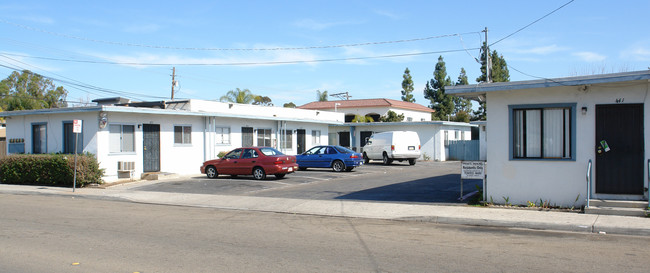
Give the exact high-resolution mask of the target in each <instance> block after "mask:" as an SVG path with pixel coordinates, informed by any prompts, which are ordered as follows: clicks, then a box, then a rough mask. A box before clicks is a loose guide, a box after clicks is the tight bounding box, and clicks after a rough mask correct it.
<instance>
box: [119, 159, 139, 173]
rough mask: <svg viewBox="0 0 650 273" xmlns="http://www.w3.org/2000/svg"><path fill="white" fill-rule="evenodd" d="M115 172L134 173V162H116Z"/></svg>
mask: <svg viewBox="0 0 650 273" xmlns="http://www.w3.org/2000/svg"><path fill="white" fill-rule="evenodd" d="M117 171H120V172H130V171H135V162H133V161H118V162H117Z"/></svg>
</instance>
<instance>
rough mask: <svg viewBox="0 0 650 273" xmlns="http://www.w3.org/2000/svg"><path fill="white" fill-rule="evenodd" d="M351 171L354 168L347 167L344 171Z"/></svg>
mask: <svg viewBox="0 0 650 273" xmlns="http://www.w3.org/2000/svg"><path fill="white" fill-rule="evenodd" d="M353 169H354V167H347V168H345V171H346V172H351V171H352V170H353Z"/></svg>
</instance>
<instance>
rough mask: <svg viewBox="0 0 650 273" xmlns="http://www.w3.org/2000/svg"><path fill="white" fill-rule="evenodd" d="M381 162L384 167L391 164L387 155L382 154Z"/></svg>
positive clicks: (391, 161)
mask: <svg viewBox="0 0 650 273" xmlns="http://www.w3.org/2000/svg"><path fill="white" fill-rule="evenodd" d="M382 162H383V163H384V165H390V163H393V160H392V159H390V158H388V155H387V154H384V157H383V158H382Z"/></svg>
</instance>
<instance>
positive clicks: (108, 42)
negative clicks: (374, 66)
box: [0, 19, 479, 51]
mask: <svg viewBox="0 0 650 273" xmlns="http://www.w3.org/2000/svg"><path fill="white" fill-rule="evenodd" d="M0 23H5V24H8V25H13V26H15V27H19V28H23V29H27V30H30V31H35V32H41V33H45V34H49V35H53V36H59V37H63V38H68V39H75V40H82V41H87V42H93V43H101V44H109V45H117V46H129V47H146V48H156V49H173V50H195V51H278V50H311V49H328V48H342V47H358V46H370V45H383V44H396V43H410V42H418V41H426V40H432V39H439V38H447V37H455V36H459V35H465V34H473V33H479V32H467V33H454V34H444V35H438V36H429V37H422V38H413V39H402V40H392V41H380V42H367V43H353V44H339V45H324V46H304V47H269V48H213V47H176V46H166V45H147V44H137V43H125V42H115V41H106V40H98V39H91V38H86V37H80V36H74V35H69V34H64V33H58V32H53V31H48V30H43V29H39V28H34V27H30V26H26V25H21V24H17V23H13V22H9V21H7V20H4V19H0Z"/></svg>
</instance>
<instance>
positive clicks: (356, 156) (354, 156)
mask: <svg viewBox="0 0 650 273" xmlns="http://www.w3.org/2000/svg"><path fill="white" fill-rule="evenodd" d="M350 158H359V156H358V155H351V156H350Z"/></svg>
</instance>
